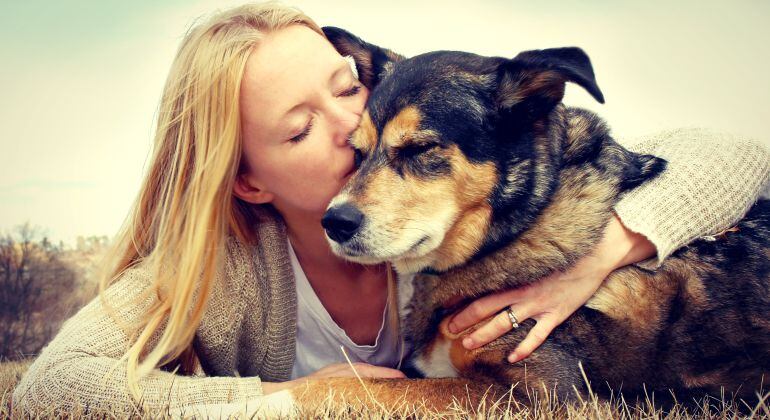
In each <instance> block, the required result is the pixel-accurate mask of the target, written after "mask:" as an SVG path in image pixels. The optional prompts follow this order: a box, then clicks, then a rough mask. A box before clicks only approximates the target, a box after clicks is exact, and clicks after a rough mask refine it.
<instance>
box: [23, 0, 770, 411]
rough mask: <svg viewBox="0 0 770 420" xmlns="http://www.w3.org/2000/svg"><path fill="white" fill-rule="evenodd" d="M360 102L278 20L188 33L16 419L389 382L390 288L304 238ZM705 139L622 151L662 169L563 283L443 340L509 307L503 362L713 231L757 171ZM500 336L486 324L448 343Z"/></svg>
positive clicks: (268, 15) (258, 13)
mask: <svg viewBox="0 0 770 420" xmlns="http://www.w3.org/2000/svg"><path fill="white" fill-rule="evenodd" d="M366 96H367V92H366V89H365V88H363V87H362V86H360V84H359V83H358V82H357V80H356V79H355V77H354V74H353V71H352V69H351V68H350V67H349V66H348V65H347V64H346V62H345V60H344V59H343V58H342V57H340V55H339V54H337V53H336V51H335V50H334V49H333V47H332V46H331V45H330V44H329V43H328V42H327V41H326V40H325V38H324V37H323V34H322V32H321V31H320V29H319V28H318V27H317V26H316V25H315V23H313V21H312V20H310V19H309V18H307V17H306V16H304V15H302V14H301V13H299V12H297V11H296V10H294V9H290V8H285V7H282V6H277V5H274V4H263V5H246V6H242V7H239V8H235V9H232V10H229V11H226V12H223V13H221V14H218V15H216V16H214V17H213V18H211V19H210V20H209V21H208V22H206V23H203V24H200V25H198V26H196V27H195V28H193V29H192V30H191V31H190V32H189V33H188V34H187V36H186V37H185V39H184V41H183V42H182V45H181V47H180V49H179V51H178V53H177V57H176V59H175V61H174V64H173V66H172V68H171V71H170V74H169V77H168V81H167V83H166V86H165V89H164V95H163V98H162V101H161V105H160V112H159V120H158V128H157V133H156V140H155V151H154V156H153V158H152V162H151V165H150V170H149V173H148V175H147V178H146V179H145V181H144V184H143V186H142V189H141V191H140V194H139V198H138V200H137V203H136V206H135V209H134V211H133V213H132V215H131V217H130V218H129V221H128V222H127V224H126V227H125V229H124V231H123V232H122V234H121V235H120V237H119V239H118V240H117V242H116V245H115V258H114V261H113V264H112V265H111V266H110V267H109V270H110V272H109V274H108V275H107V276H105V278H104V280H103V282H102V288H101V291H100V298H99V299H95V300H94V301H92V302H91V303H90V304H88V305H87V306H86V307H85V308H83V309H82V310H81V311H80V312H78V313H77V314H76V315H75V316H74V317H73V318H72V319H70V320H69V321H68V322H67V323H65V325H64V326H63V327H62V330H61V331H60V332H59V334H58V335H57V337H56V338H55V339H54V340H53V341H52V342H51V343H50V344H49V345H48V346H47V347H46V348H45V349H44V350H43V352H42V353H41V355H40V356H39V357H38V359H37V360H36V361H35V362H34V363H33V364H32V366H31V367H30V368H29V371H28V372H27V373H26V374H25V376H24V378H23V379H22V381H21V382H20V383H19V385H18V387H17V388H16V390H15V391H14V395H13V400H14V403H15V404H16V405H17V406H19V407H22V408H26V409H30V410H34V411H39V410H50V409H52V408H57V409H64V410H71V409H74V408H75V407H76V406H78V405H80V406H88V407H89V408H90V409H97V410H99V409H105V410H109V409H112V410H122V409H126V408H129V407H131V406H132V405H133V404H135V403H137V402H138V401H141V404H143V405H144V406H145V407H148V408H150V409H157V408H163V407H168V408H171V409H180V410H181V409H184V407H189V406H192V405H197V404H221V403H226V402H245V401H250V400H253V399H256V398H258V397H260V396H262V395H265V394H270V393H272V392H275V391H277V390H280V389H284V388H287V387H291V386H295V385H297V384H298V383H299V382H301V381H302V378H304V377H307V376H314V377H323V376H326V377H330V376H345V375H351V374H352V371H351V369H350V367H349V366H348V365H347V364H344V363H341V362H343V361H344V358H343V355H342V354H341V352H339V351H338V350H337V349H338V347H339V345H342V346H344V347H345V348H346V350H347V352H348V353H349V354H350V355H351V356H352V357H353V358H354V359H355V360H358V361H360V363H358V364H357V365H356V368H357V370H358V372H359V373H360V374H361V375H363V376H370V377H401V376H403V375H402V374H401V372H399V371H397V370H395V369H392V368H393V367H396V366H397V365H398V362H399V355H400V350H402V349H400V348H399V343H400V340H399V339H398V331H397V323H396V322H386V320H393V319H395V318H396V317H395V315H396V310H395V308H394V306H395V304H396V299H395V296H394V290H395V288H394V287H393V282H392V281H389V279H388V277H389V276H388V274H389V270H388V269H387V267H385V266H373V267H366V266H361V265H357V264H352V263H349V262H345V261H342V260H340V259H339V258H337V257H336V256H334V255H333V254H332V253H331V251H330V249H329V246H328V243H327V242H326V240H325V236H324V233H323V230H322V228H321V225H320V219H321V216H322V214H323V212H324V210H325V208H326V205H327V204H328V202H329V200H330V199H331V198H332V197H333V196H334V195H335V194H336V193H337V192H338V191H339V189H340V188H341V187H342V185H343V184H344V183H345V181H346V179H347V177H348V175H349V174H350V173H351V172H352V171H353V170H354V165H353V161H354V159H353V152H352V150H351V149H350V148H349V147H348V145H347V139H348V137H349V135H350V133H351V132H352V131H353V130H354V129H355V128H356V126H357V124H358V122H359V118H360V116H361V113H362V111H363V108H364V104H365V101H366ZM709 136H710V134H708V133H701V132H691V131H679V132H673V133H669V134H668V135H663V136H658V137H656V138H654V139H652V140H650V141H647V142H645V143H642V144H640V145H639V146H638V147H636V148H635V150H637V151H643V152H645V153H654V154H657V155H660V156H662V157H664V158H666V159H667V160H669V162H670V164H669V170H668V171H667V172H666V174H664V175H663V176H661V177H660V178H659V179H657V180H655V181H654V182H652V183H650V184H649V185H646V186H644V187H642V188H639V189H638V190H636V191H634V192H633V193H631V194H629V195H628V196H627V197H625V198H624V200H623V201H622V202H621V203H620V204H619V205H618V207H617V209H616V210H617V214H618V217H615V218H614V219H613V220H612V221H611V223H610V225H609V227H608V229H607V231H606V233H605V237H604V239H603V241H602V243H601V245H600V246H599V247H598V248H597V250H596V251H595V252H594V253H593V254H592V255H591V256H589V257H586V258H584V259H583V260H581V261H580V262H579V263H578V264H577V265H576V266H575V268H573V269H572V270H570V271H569V272H567V273H561V274H559V275H556V276H552V277H550V278H547V279H543V281H541V282H539V283H538V284H537V285H535V286H532V287H530V288H528V289H524V290H515V291H511V292H506V293H501V294H497V295H494V296H490V297H486V298H483V299H480V300H478V301H477V302H475V303H474V304H472V305H471V306H470V307H469V308H468V309H466V310H464V311H463V312H461V313H460V314H458V315H457V316H456V317H455V318H454V324H455V326H456V328H463V327H464V326H466V325H470V324H473V323H475V322H477V321H479V320H480V319H482V318H484V317H486V316H488V315H491V314H494V313H495V312H497V311H499V310H500V309H501V308H504V307H506V306H508V305H511V304H513V305H514V310H515V311H516V314H517V316H518V317H519V318H520V321H521V320H524V319H526V318H534V319H536V320H538V324H537V325H538V328H536V329H533V333H532V336H531V337H530V338H528V339H527V341H525V342H524V343H523V344H522V345H521V346H520V347H519V349H517V350H516V353H515V355H514V358H516V359H520V358H522V357H524V356H525V355H526V354H528V353H529V352H530V351H531V350H532V349H533V348H534V347H536V346H537V344H538V343H539V342H541V341H542V340H543V339H544V338H545V336H547V334H548V332H550V330H551V329H552V328H553V327H555V326H556V325H558V323H559V322H561V321H562V320H563V319H565V318H566V317H567V316H568V315H569V314H570V313H572V312H573V311H574V310H575V309H576V308H578V307H579V306H581V305H582V304H583V303H585V301H586V300H587V299H588V298H589V297H590V296H591V295H592V294H593V292H594V291H595V290H596V289H597V288H598V286H599V284H600V283H601V281H602V280H603V278H604V276H606V274H607V273H609V272H610V271H611V270H612V269H614V268H616V267H620V266H622V265H625V264H630V263H635V262H639V261H641V260H645V259H647V258H648V257H651V256H653V255H654V254H655V253H656V252H657V255H658V260H663V259H664V258H665V257H666V256H667V255H669V254H670V253H671V252H672V251H673V250H674V249H676V248H678V247H680V246H682V245H684V244H686V243H687V242H689V241H690V240H692V239H693V238H695V237H698V236H702V235H706V234H711V233H715V232H718V231H720V230H722V229H724V228H727V227H729V225H730V224H731V223H733V222H734V221H735V220H737V219H739V218H740V217H742V216H743V215H744V214H745V211H746V210H747V208H748V206H750V205H751V204H752V203H753V201H754V200H755V199H756V196H757V194H758V191H759V189H760V187H761V185H763V184H764V183H766V182H767V179H768V177H770V164H769V163H768V162H769V161H770V156H768V154H767V152H765V151H763V149H762V148H761V147H759V146H757V145H755V144H753V143H751V142H742V141H732V142H723V141H717V139H715V138H709ZM704 168H706V169H708V170H702V169H704ZM728 174H729V178H727V175H728ZM728 179H729V182H728V181H727V180H728ZM704 215H705V216H707V217H704ZM621 220H622V222H621ZM634 232H639V233H634ZM400 281H409V279H400ZM568 283H569V284H568ZM499 318H500V317H497V318H496V319H499ZM509 328H510V324H506V323H497V322H495V323H490V324H487V327H484V328H482V329H479V330H478V332H477V333H476V334H474V335H473V336H471V338H470V341H471V342H469V343H465V344H466V345H467V346H468V347H473V346H477V345H481V344H483V343H484V342H488V341H490V340H491V339H493V338H495V337H496V336H499V335H500V334H502V333H504V332H505V331H507V330H508V329H509ZM375 365H381V366H386V367H380V366H375ZM175 369H178V370H179V371H180V373H185V374H193V373H197V374H201V373H205V374H206V375H208V377H200V376H183V375H180V374H175V373H172V372H168V371H169V370H175Z"/></svg>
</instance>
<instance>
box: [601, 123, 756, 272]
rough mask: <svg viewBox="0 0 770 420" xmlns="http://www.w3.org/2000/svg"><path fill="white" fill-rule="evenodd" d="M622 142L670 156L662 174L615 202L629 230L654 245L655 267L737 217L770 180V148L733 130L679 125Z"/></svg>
mask: <svg viewBox="0 0 770 420" xmlns="http://www.w3.org/2000/svg"><path fill="white" fill-rule="evenodd" d="M621 143H624V146H626V147H627V148H629V149H630V150H632V151H634V152H637V153H643V154H652V155H655V156H658V157H661V158H663V159H665V160H667V161H668V166H667V168H666V170H665V171H664V172H663V173H662V174H660V175H659V176H658V177H656V178H654V179H653V180H651V181H649V182H647V183H645V184H643V185H642V186H640V187H638V188H635V189H634V190H632V191H629V192H628V193H627V194H626V195H625V196H624V197H623V198H622V199H621V201H620V202H619V203H618V204H617V205H616V206H615V212H616V213H617V215H618V217H619V218H620V220H621V221H622V222H623V224H624V225H625V226H626V227H627V228H628V229H630V230H632V231H634V232H637V233H641V234H643V235H644V236H646V237H647V239H649V240H650V242H652V243H653V244H654V245H655V248H657V252H658V254H657V259H656V261H655V265H656V266H658V265H660V264H661V262H662V261H663V260H664V259H666V257H668V256H669V255H671V253H673V252H674V251H675V250H677V249H678V248H680V247H682V246H684V245H687V244H688V243H690V242H691V241H692V240H694V239H696V238H699V237H702V236H707V235H714V234H716V233H719V232H721V231H723V230H725V229H727V228H729V227H731V226H732V225H733V224H735V223H736V222H738V221H739V220H740V219H741V218H743V216H745V215H746V212H748V210H749V208H750V207H751V206H752V205H753V204H754V202H755V201H756V200H757V198H758V197H759V195H760V194H761V193H762V190H763V189H765V188H767V187H768V181H770V152H768V150H767V149H766V148H765V147H763V146H762V145H761V144H760V143H757V142H755V141H752V140H746V139H743V138H740V137H736V136H733V135H729V134H724V133H717V132H712V131H708V130H703V129H694V128H693V129H678V130H673V131H669V132H664V133H660V134H657V135H652V136H649V137H646V138H643V139H641V141H637V142H629V143H630V144H625V143H626V142H625V141H622V140H621Z"/></svg>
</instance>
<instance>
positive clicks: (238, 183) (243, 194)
mask: <svg viewBox="0 0 770 420" xmlns="http://www.w3.org/2000/svg"><path fill="white" fill-rule="evenodd" d="M233 194H235V196H236V197H238V198H240V199H241V200H243V201H245V202H247V203H252V204H266V203H270V202H272V201H273V197H274V196H273V194H272V193H271V192H268V191H266V190H265V189H263V188H261V187H260V186H259V184H258V183H257V182H253V180H251V179H250V176H249V174H245V173H244V174H238V175H237V176H236V177H235V182H234V183H233Z"/></svg>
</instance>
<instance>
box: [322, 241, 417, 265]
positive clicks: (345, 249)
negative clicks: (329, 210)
mask: <svg viewBox="0 0 770 420" xmlns="http://www.w3.org/2000/svg"><path fill="white" fill-rule="evenodd" d="M327 240H328V241H329V243H330V244H331V248H332V251H333V252H334V253H335V254H337V255H338V256H340V257H342V258H345V259H347V260H350V261H354V262H359V263H363V264H377V263H381V262H386V261H390V262H395V261H398V260H401V259H403V258H415V257H420V256H423V255H424V254H426V253H427V252H429V251H430V250H427V251H426V250H424V249H420V248H421V247H422V246H423V245H425V244H426V243H427V242H429V240H430V236H429V235H423V236H422V237H421V238H420V239H418V240H417V241H416V242H414V243H413V244H412V245H411V246H408V247H407V248H406V250H404V251H398V250H395V249H392V248H390V249H389V248H388V247H373V248H372V247H368V246H366V245H364V244H363V243H362V242H361V241H360V240H357V238H355V237H354V238H351V239H350V240H349V241H346V242H345V243H343V244H340V243H338V242H335V241H332V240H330V239H327ZM374 250H379V251H380V252H375V251H374Z"/></svg>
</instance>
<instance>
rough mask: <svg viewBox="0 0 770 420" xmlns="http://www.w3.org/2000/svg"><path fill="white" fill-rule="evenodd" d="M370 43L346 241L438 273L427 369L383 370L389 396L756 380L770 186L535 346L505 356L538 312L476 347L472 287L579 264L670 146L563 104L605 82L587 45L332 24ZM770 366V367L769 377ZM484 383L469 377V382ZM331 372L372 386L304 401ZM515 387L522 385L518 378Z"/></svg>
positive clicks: (426, 332)
mask: <svg viewBox="0 0 770 420" xmlns="http://www.w3.org/2000/svg"><path fill="white" fill-rule="evenodd" d="M324 31H325V32H326V34H327V36H328V37H329V39H330V40H331V42H332V43H333V44H334V45H335V47H336V48H337V49H338V51H339V52H340V53H341V54H343V55H351V56H353V57H354V58H355V61H356V65H357V69H358V72H359V77H360V79H361V81H362V82H363V83H364V84H365V85H366V86H367V87H368V88H370V89H371V95H370V97H369V101H368V104H367V111H366V112H365V114H364V116H363V119H362V123H361V126H360V128H359V129H358V130H357V131H356V132H355V133H354V134H353V136H352V139H351V142H352V145H353V147H354V148H355V151H356V158H357V163H358V165H359V169H358V171H357V173H356V174H355V175H354V176H353V177H352V178H351V180H350V182H349V183H348V184H347V185H346V187H345V188H344V189H343V191H342V192H341V193H340V194H339V195H338V196H337V197H336V198H335V199H334V200H333V201H332V203H331V204H330V207H329V209H328V211H327V213H326V215H325V217H324V220H323V224H324V227H325V228H326V231H327V234H328V236H329V238H330V242H331V243H332V247H333V249H334V252H335V253H337V254H338V255H340V256H343V257H345V258H347V259H350V260H353V261H358V262H363V263H378V262H382V261H391V262H392V263H393V264H394V265H395V267H396V268H397V270H399V271H400V272H417V273H420V274H418V276H417V277H416V278H415V294H414V297H413V299H412V301H411V303H410V305H409V308H410V311H409V313H408V314H406V320H405V328H406V331H405V334H406V335H407V337H408V338H409V339H410V340H411V345H412V348H413V355H412V359H411V364H412V366H413V367H414V368H415V369H416V370H417V371H419V372H420V374H422V375H423V376H425V377H432V378H436V377H439V378H448V377H454V378H453V379H432V380H368V381H367V388H368V390H367V391H366V392H371V393H373V395H374V397H375V398H377V399H379V400H380V402H383V401H385V402H388V401H391V402H393V401H397V400H399V399H400V398H402V397H403V395H404V393H406V392H407V390H409V392H408V396H407V401H411V402H417V401H420V400H426V401H427V402H428V403H429V405H431V406H433V407H436V408H441V407H442V406H443V405H444V404H447V403H448V401H449V400H450V399H451V398H452V397H457V398H460V397H462V396H467V395H470V396H471V399H473V398H475V397H478V396H480V395H481V393H484V392H486V391H488V385H489V384H494V385H495V386H494V387H493V388H492V390H491V391H492V394H495V393H498V395H499V393H500V392H503V390H507V389H508V388H509V387H510V386H511V385H513V384H517V383H518V384H519V386H518V387H517V388H515V389H514V392H517V391H516V390H520V392H521V394H518V396H523V395H524V394H523V393H524V392H526V391H525V389H526V386H525V385H530V386H533V385H535V386H536V388H540V389H542V384H544V385H545V387H546V388H547V389H551V390H555V391H556V393H557V394H559V395H561V396H563V397H570V396H574V395H575V391H577V392H579V393H586V392H587V390H588V388H587V386H586V382H585V380H584V379H583V377H582V374H581V370H580V367H579V366H580V365H581V364H582V367H583V369H584V371H585V374H586V375H587V378H588V380H589V381H590V382H591V384H592V385H593V391H595V392H598V393H599V394H604V395H606V394H605V393H607V392H609V390H611V389H612V390H615V391H621V390H622V392H623V393H624V394H629V393H630V394H632V395H633V394H640V393H643V392H647V393H653V392H654V393H655V394H656V396H659V398H665V397H668V396H670V392H669V390H672V391H673V392H674V393H675V395H676V396H677V397H678V398H680V401H686V400H688V399H689V398H690V397H695V396H698V397H702V396H704V395H705V394H710V395H715V396H720V394H721V392H722V390H724V391H725V393H726V394H727V395H730V394H731V393H735V394H736V395H737V396H738V397H740V398H744V399H747V400H751V399H755V398H756V391H757V390H758V389H759V388H760V386H761V381H762V377H763V374H765V373H770V202H767V201H763V202H759V203H758V204H756V205H755V206H754V207H753V208H752V209H751V211H750V212H749V213H748V215H747V216H746V217H745V219H744V220H743V221H742V222H740V223H739V224H738V225H737V229H733V231H734V232H731V233H728V234H726V235H723V236H722V237H720V238H719V239H718V240H717V241H711V242H707V241H704V240H697V241H695V242H693V243H692V244H690V245H689V246H687V247H685V248H683V249H680V250H679V251H677V252H676V253H675V254H674V255H672V256H671V257H669V258H668V259H667V260H666V261H665V263H664V264H663V265H662V266H661V267H660V268H658V269H656V270H652V271H649V270H646V269H643V268H640V267H637V266H628V267H625V268H623V269H620V270H617V271H615V272H613V273H612V275H611V276H610V277H609V278H607V280H606V281H605V283H604V284H603V286H602V287H601V288H600V289H599V291H598V292H597V293H596V295H595V296H594V297H593V298H592V299H591V300H590V301H589V302H588V304H587V305H586V306H584V307H583V308H581V309H580V310H579V311H578V312H577V313H575V314H574V315H573V316H572V317H571V318H569V319H568V320H567V321H566V322H565V323H564V324H562V325H561V326H560V327H558V328H556V329H555V330H554V331H553V333H552V335H551V336H550V337H549V338H548V340H547V341H546V342H545V343H544V344H543V345H542V346H541V347H540V348H539V349H538V350H537V351H536V352H535V353H533V354H532V355H531V356H530V357H529V358H527V359H525V360H523V361H521V362H518V363H515V364H509V363H508V362H507V361H506V359H505V357H506V355H507V354H508V353H509V352H510V351H511V350H513V348H514V347H515V346H516V344H517V343H518V342H520V341H521V340H522V339H523V338H524V337H525V335H526V333H527V331H528V330H529V329H530V328H531V326H532V321H527V322H524V323H523V325H522V328H519V329H517V330H513V331H511V332H510V333H508V334H507V335H505V336H503V337H501V338H500V339H498V340H495V341H494V342H492V343H490V344H489V345H486V346H484V347H482V348H479V349H476V350H473V351H466V350H465V349H463V347H462V346H461V344H460V341H461V338H462V336H463V335H464V334H467V332H465V333H463V334H460V335H459V336H458V335H452V334H450V333H449V332H448V331H447V329H446V327H445V326H444V325H440V322H441V320H442V319H443V318H444V317H445V316H446V315H447V313H448V310H447V309H446V307H451V308H450V310H454V309H456V308H457V305H455V304H453V303H452V301H453V298H455V297H456V296H458V295H459V296H462V297H463V298H465V300H466V302H467V300H470V299H473V298H476V297H479V296H482V295H485V294H488V293H491V292H495V291H499V290H504V289H509V288H512V287H516V286H521V285H524V284H527V283H529V282H533V281H536V280H537V279H539V278H542V277H543V276H546V275H548V274H550V273H553V272H555V271H559V270H565V269H567V268H568V267H570V266H571V265H572V264H573V263H574V262H575V261H576V260H578V259H579V258H581V257H582V256H584V255H586V254H588V253H589V252H590V251H591V250H592V249H593V247H594V246H595V245H596V243H597V242H598V240H599V239H600V238H601V234H602V232H603V229H604V228H605V226H606V224H607V222H608V221H609V220H610V218H611V212H612V208H613V205H614V204H615V203H616V202H617V201H618V199H619V198H620V197H621V196H622V194H623V193H624V192H625V191H628V190H629V189H632V188H634V187H636V186H638V185H640V184H642V183H644V182H645V181H646V180H649V179H651V178H653V177H655V176H656V175H657V174H659V173H660V172H661V171H663V170H664V169H665V162H664V161H663V160H661V159H659V158H656V157H654V156H650V155H639V154H636V153H633V152H631V151H629V150H626V149H625V148H623V147H622V146H620V145H619V144H618V143H617V142H615V141H614V140H613V139H612V137H611V136H610V134H609V130H608V128H607V127H606V126H605V124H604V123H603V122H602V121H601V120H600V119H599V118H598V117H597V116H596V115H594V114H592V113H591V112H588V111H585V110H581V109H576V108H570V107H566V106H564V105H563V104H561V100H562V97H563V95H564V88H565V83H566V82H568V81H569V82H574V83H576V84H578V85H580V86H582V87H583V88H585V89H586V90H587V91H588V92H589V93H590V94H591V95H592V96H593V97H594V98H596V100H598V101H600V102H603V96H602V93H601V91H600V90H599V87H598V86H597V84H596V81H595V78H594V73H593V70H592V67H591V64H590V61H589V59H588V57H587V56H586V55H585V54H584V53H583V51H581V50H580V49H577V48H561V49H549V50H541V51H527V52H524V53H521V54H519V55H518V56H516V57H515V58H514V59H504V58H496V57H492V58H489V57H480V56H477V55H474V54H468V53H462V52H432V53H428V54H423V55H419V56H416V57H413V58H409V59H406V58H403V57H400V56H398V55H397V54H394V53H392V52H390V51H388V50H384V49H382V48H379V47H376V46H373V45H370V44H368V43H365V42H363V41H362V40H360V39H358V38H357V37H355V36H353V35H351V34H349V33H347V32H345V31H343V30H340V29H337V28H325V29H324ZM769 379H770V378H769ZM466 387H469V388H468V389H466ZM327 388H333V389H335V390H336V391H337V392H338V393H341V394H347V395H348V396H355V395H358V396H359V397H360V398H361V399H362V400H363V399H366V397H365V395H366V394H364V392H365V391H364V390H363V388H361V387H360V386H359V384H358V383H357V381H351V380H346V379H331V380H325V381H319V382H314V383H311V384H309V385H308V386H307V387H306V388H302V389H301V390H296V391H294V396H293V398H294V399H295V401H296V402H297V403H298V404H299V405H301V406H302V405H308V404H311V403H312V402H313V400H314V398H318V396H319V395H320V396H321V397H324V396H326V395H327V394H328V393H327V391H326V389H327ZM514 396H517V394H516V393H514Z"/></svg>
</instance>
